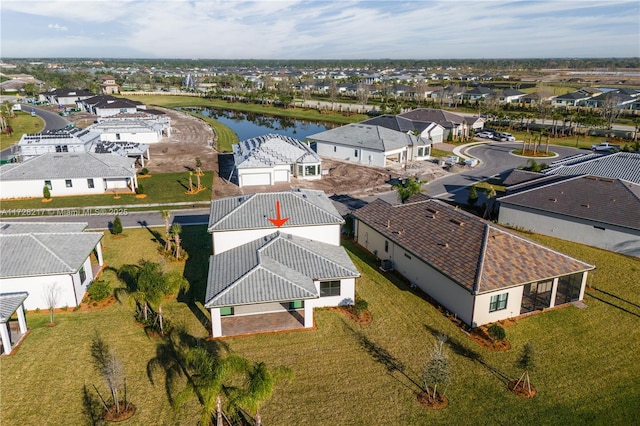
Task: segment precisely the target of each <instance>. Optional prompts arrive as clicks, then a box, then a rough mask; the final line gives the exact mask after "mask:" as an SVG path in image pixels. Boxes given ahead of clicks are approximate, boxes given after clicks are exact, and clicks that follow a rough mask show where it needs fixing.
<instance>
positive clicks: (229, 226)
mask: <svg viewBox="0 0 640 426" xmlns="http://www.w3.org/2000/svg"><path fill="white" fill-rule="evenodd" d="M276 202H279V203H280V211H281V217H282V218H285V217H288V218H289V220H288V221H287V222H286V223H285V224H284V225H283V226H282V227H281V228H280V229H283V230H284V229H285V228H289V227H294V226H309V225H312V226H313V225H332V224H342V223H344V219H343V218H342V216H340V213H338V211H337V210H336V208H335V207H334V206H333V204H332V203H331V200H329V198H328V197H327V196H326V194H325V193H324V192H322V191H317V190H310V189H299V190H292V191H283V192H267V193H257V194H250V195H243V196H238V197H228V198H221V199H219V200H213V201H212V202H211V213H210V215H209V228H208V231H209V232H215V231H231V230H241V229H264V228H273V229H274V230H276V229H277V228H276V227H275V225H273V224H272V223H271V222H270V221H269V220H268V219H269V218H276Z"/></svg>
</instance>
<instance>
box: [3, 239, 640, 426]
mask: <svg viewBox="0 0 640 426" xmlns="http://www.w3.org/2000/svg"><path fill="white" fill-rule="evenodd" d="M183 229H184V235H183V240H184V244H185V247H186V248H187V251H188V252H189V254H190V257H189V260H188V261H187V262H186V264H181V263H177V264H175V263H171V264H168V265H167V266H168V267H169V268H175V269H178V270H183V271H184V273H185V276H187V277H188V278H189V279H190V281H191V285H192V290H191V295H190V296H189V297H183V298H180V299H185V300H186V301H187V302H177V301H172V302H168V303H167V304H166V307H165V311H166V316H167V318H168V319H170V320H172V321H173V322H174V323H179V324H183V325H184V326H185V328H186V329H187V330H188V332H189V333H190V334H191V335H193V336H194V337H205V336H206V335H207V333H208V330H207V329H206V328H205V327H204V326H203V325H202V324H201V323H200V321H198V319H197V315H195V314H194V312H195V313H197V314H199V313H201V312H202V309H201V304H200V303H190V302H188V301H189V300H190V299H191V298H192V297H195V298H200V297H202V291H203V289H204V285H205V282H206V273H207V272H206V264H207V257H208V253H209V252H210V250H211V245H210V244H211V241H210V237H209V235H208V234H207V233H206V227H205V226H191V227H189V226H188V227H184V228H183ZM154 233H155V234H158V233H160V234H162V233H163V229H160V228H154V229H152V230H126V231H125V234H126V236H125V237H124V238H121V239H114V238H112V237H111V236H110V235H106V236H105V238H104V240H103V244H104V257H105V261H106V262H107V263H108V264H109V265H110V266H112V267H118V266H119V265H121V264H123V263H132V262H136V261H137V260H138V259H139V258H146V259H150V260H157V259H159V255H158V254H157V251H156V245H157V243H156V242H154V239H155V238H157V236H155V235H154ZM530 237H531V238H534V239H535V240H536V241H540V242H542V243H544V244H547V245H549V246H550V247H552V248H555V249H558V250H562V251H564V252H566V253H567V254H570V255H572V256H576V257H578V258H580V259H581V260H584V261H587V262H590V263H594V264H596V265H597V270H596V271H594V272H593V274H592V276H591V279H590V280H589V284H590V285H592V286H594V287H596V288H598V289H599V291H595V290H594V291H590V292H588V293H587V295H586V298H585V299H586V303H587V305H588V307H587V308H586V309H578V308H576V307H573V306H570V307H567V308H564V309H559V310H555V311H549V312H546V313H544V314H542V315H536V316H532V317H529V318H527V319H522V320H519V321H518V322H517V324H515V325H512V326H509V327H507V328H506V331H507V338H508V339H509V340H510V341H511V344H512V349H511V350H510V351H508V352H502V353H498V352H491V351H488V350H485V349H483V348H482V347H480V346H478V345H476V344H475V343H473V342H471V341H470V340H469V339H468V338H467V337H466V335H465V334H463V333H462V332H460V331H459V330H458V329H457V328H455V327H454V326H453V324H452V323H451V322H450V321H449V320H447V319H446V318H445V317H444V316H443V315H442V314H440V313H439V312H438V311H437V310H436V309H435V308H433V307H432V306H431V305H429V304H428V303H426V302H425V301H424V300H423V299H421V298H420V297H419V296H418V295H417V294H415V293H414V292H412V291H411V290H410V289H409V288H408V287H407V286H406V285H404V284H403V283H402V282H401V281H400V280H398V279H396V278H394V277H393V276H389V275H383V274H382V273H381V272H380V271H379V270H378V269H377V268H375V265H374V263H373V259H372V258H371V257H369V256H368V255H367V254H366V253H365V252H363V251H362V250H361V249H359V248H358V247H357V246H354V245H353V244H352V243H346V244H345V245H346V247H347V249H348V251H349V252H350V254H351V256H352V258H353V259H354V262H355V263H356V266H357V267H358V269H359V270H360V271H361V273H362V277H361V278H360V279H358V281H357V292H358V294H359V295H360V296H361V297H363V298H364V299H366V300H367V301H368V302H369V307H370V310H371V311H372V313H373V322H372V323H371V324H370V325H366V326H363V325H356V324H353V323H351V322H350V321H349V320H347V319H346V317H343V316H342V315H341V314H339V313H336V312H332V311H328V310H317V311H316V313H315V319H316V325H317V329H316V330H309V331H300V332H293V333H285V334H274V335H259V336H253V337H243V338H235V339H224V340H222V341H217V342H218V343H217V344H216V346H218V347H219V348H221V349H223V350H228V351H232V352H235V353H239V354H241V355H243V356H245V357H247V358H249V359H251V360H254V361H265V362H267V364H268V365H270V366H273V365H286V366H288V367H290V368H291V369H292V370H293V372H294V374H295V379H294V380H293V382H291V383H290V384H286V385H280V386H279V387H277V389H276V392H275V394H274V396H273V398H272V399H271V400H269V401H268V402H267V403H266V404H265V406H264V411H263V419H264V424H268V425H291V424H344V425H423V424H425V425H426V424H446V425H458V424H509V425H525V424H531V422H532V421H535V422H537V423H540V424H563V425H569V424H576V425H578V424H580V425H582V424H605V423H606V424H625V425H626V424H633V423H635V422H636V421H637V413H638V409H639V407H640V387H638V385H637V384H638V378H639V376H640V373H639V372H638V364H639V363H640V353H639V351H638V350H637V347H638V342H640V329H639V327H638V324H639V322H638V321H640V318H639V315H640V308H638V305H640V297H639V296H638V294H640V291H639V290H640V288H639V285H640V261H639V260H638V259H633V258H629V257H625V256H622V255H617V254H613V253H609V252H606V251H602V250H598V249H594V248H589V247H586V246H581V245H578V244H572V243H567V242H564V241H560V240H555V239H553V238H549V237H540V236H530ZM132 247H135V255H132V254H131V253H132ZM514 260H515V259H514ZM106 275H107V277H110V278H109V279H110V280H112V281H113V282H115V280H114V278H113V275H112V273H111V272H108V273H107V274H106ZM600 290H604V291H607V292H609V293H611V294H613V295H615V296H617V297H618V298H614V297H611V296H609V295H607V294H605V293H602V291H600ZM132 311H133V308H132V307H131V306H129V305H127V304H123V305H119V304H116V305H114V306H111V307H109V308H105V309H102V310H97V311H89V312H85V311H78V312H71V311H67V312H61V313H58V314H56V321H57V322H58V325H56V326H55V327H46V326H45V323H46V322H47V318H48V315H47V314H46V313H38V314H36V313H32V312H30V313H29V314H28V315H27V321H28V325H29V327H30V328H31V333H30V335H29V336H27V338H26V339H25V341H24V342H23V344H22V345H21V347H20V348H19V350H18V351H17V353H16V354H15V355H13V356H11V357H3V358H1V359H0V373H1V380H0V410H1V412H2V418H3V420H4V422H7V424H15V423H20V424H42V423H49V424H62V423H65V424H83V423H87V419H86V417H85V416H84V415H83V412H82V393H81V392H82V387H83V385H91V384H96V385H98V386H99V387H100V388H101V389H105V386H104V384H102V383H100V381H99V379H98V378H97V377H96V375H95V373H94V372H93V371H92V368H91V364H90V362H89V345H90V340H91V338H92V336H93V335H94V333H95V332H99V333H100V334H101V335H102V337H103V338H104V339H105V340H106V341H107V343H109V344H111V345H112V346H113V347H114V349H115V350H116V353H117V354H118V356H119V357H120V358H121V359H122V360H123V361H124V363H125V368H126V371H127V384H128V392H129V396H130V400H131V401H132V402H133V403H134V404H136V405H137V407H138V411H137V413H136V415H135V416H134V417H133V419H132V420H130V421H129V422H128V423H126V424H195V423H196V419H197V416H196V414H197V411H198V406H197V403H196V402H195V401H191V402H190V403H188V404H186V405H185V406H184V407H182V410H181V411H180V412H179V413H177V414H174V413H173V411H172V410H171V407H170V403H169V400H168V396H167V389H166V388H165V380H164V379H165V377H164V374H163V373H161V372H160V373H157V374H154V375H152V376H151V377H152V378H153V382H151V380H150V379H149V376H148V375H147V363H148V362H149V361H150V360H152V359H154V358H155V357H156V356H158V355H162V356H164V355H166V353H165V352H164V349H165V347H164V346H163V345H162V341H161V340H158V339H153V338H148V337H146V335H145V334H144V332H143V330H142V329H141V328H140V327H139V326H137V325H136V323H135V322H134V321H133V318H132ZM434 333H444V334H446V335H448V336H449V344H448V348H449V350H450V354H451V355H450V360H451V364H452V366H453V370H454V382H453V383H452V385H451V387H450V389H449V391H448V392H447V395H448V397H449V407H448V408H447V409H445V410H442V411H428V410H426V409H424V408H423V407H422V406H420V405H419V404H418V403H417V402H416V392H417V391H418V385H417V383H419V382H420V370H421V368H422V366H423V364H424V362H425V359H426V355H427V353H428V350H429V348H430V346H431V344H432V342H433V341H434V337H433V334H434ZM527 341H533V342H534V344H535V347H536V348H537V353H538V362H537V364H538V367H537V368H536V369H535V370H534V371H532V373H531V379H532V383H533V385H534V386H535V387H536V389H537V391H538V394H537V396H536V397H535V398H534V399H531V400H525V399H520V398H518V397H516V396H514V395H512V394H511V393H510V392H509V391H508V390H507V389H506V384H505V380H506V379H505V377H515V376H516V375H518V374H519V370H518V369H517V368H516V367H515V366H514V362H515V360H516V358H517V356H518V353H519V351H520V349H521V348H522V346H523V344H524V343H525V342H527ZM478 360H479V361H478ZM480 361H481V362H480ZM182 384H184V378H181V379H179V380H178V382H177V383H176V384H175V385H176V387H170V388H171V389H172V390H175V389H176V388H179V387H180V386H181V385H182ZM479 419H481V420H479ZM4 422H3V423H4Z"/></svg>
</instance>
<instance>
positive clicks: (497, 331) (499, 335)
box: [487, 324, 507, 341]
mask: <svg viewBox="0 0 640 426" xmlns="http://www.w3.org/2000/svg"><path fill="white" fill-rule="evenodd" d="M487 331H488V332H489V336H491V338H492V339H493V340H497V341H501V340H504V338H505V337H507V333H506V332H505V331H504V328H502V327H501V326H499V325H498V324H492V325H491V326H489V328H488V329H487Z"/></svg>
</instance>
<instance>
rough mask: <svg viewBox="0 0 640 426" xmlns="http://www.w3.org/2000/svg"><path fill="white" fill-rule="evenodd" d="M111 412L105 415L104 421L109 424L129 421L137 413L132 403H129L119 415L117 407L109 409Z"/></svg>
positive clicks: (113, 406)
mask: <svg viewBox="0 0 640 426" xmlns="http://www.w3.org/2000/svg"><path fill="white" fill-rule="evenodd" d="M109 409H110V410H111V411H107V410H105V412H104V414H103V416H102V417H103V419H105V420H106V421H108V422H121V421H124V420H127V419H130V418H131V417H132V416H133V415H134V414H135V413H136V406H135V405H133V404H132V403H130V402H127V405H126V407H125V408H124V409H123V410H121V411H120V412H119V413H116V406H115V405H111V406H110V407H109Z"/></svg>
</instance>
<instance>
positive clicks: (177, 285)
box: [153, 272, 190, 334]
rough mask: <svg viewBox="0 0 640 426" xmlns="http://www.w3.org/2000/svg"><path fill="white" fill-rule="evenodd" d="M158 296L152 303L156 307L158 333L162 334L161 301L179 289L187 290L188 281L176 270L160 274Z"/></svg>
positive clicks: (162, 316)
mask: <svg viewBox="0 0 640 426" xmlns="http://www.w3.org/2000/svg"><path fill="white" fill-rule="evenodd" d="M159 284H160V288H158V294H159V297H158V298H157V299H156V300H154V301H153V302H154V304H155V305H157V307H158V321H159V325H160V334H164V315H163V313H162V303H163V301H164V299H165V298H166V297H167V296H172V295H176V294H178V293H179V292H180V291H188V290H189V287H190V286H189V281H187V279H186V278H185V277H183V276H182V275H180V274H179V273H177V272H170V273H168V274H163V275H162V281H160V282H159Z"/></svg>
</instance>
